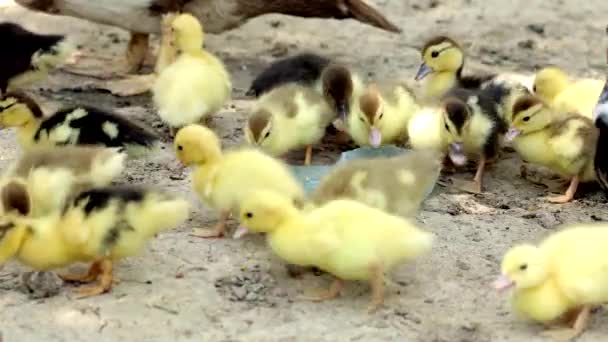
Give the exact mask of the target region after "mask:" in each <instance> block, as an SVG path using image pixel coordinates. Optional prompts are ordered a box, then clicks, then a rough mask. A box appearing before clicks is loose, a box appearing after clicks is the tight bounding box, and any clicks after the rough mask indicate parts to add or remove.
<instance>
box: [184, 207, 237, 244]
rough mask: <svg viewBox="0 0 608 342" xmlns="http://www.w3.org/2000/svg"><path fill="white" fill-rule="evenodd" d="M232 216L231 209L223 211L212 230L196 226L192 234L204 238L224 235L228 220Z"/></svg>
mask: <svg viewBox="0 0 608 342" xmlns="http://www.w3.org/2000/svg"><path fill="white" fill-rule="evenodd" d="M228 217H230V211H222V213H221V214H220V220H219V222H218V223H217V224H216V225H215V227H214V228H213V229H211V230H209V229H203V228H195V229H194V230H193V233H190V236H195V237H199V238H203V239H214V238H222V237H224V233H225V231H226V221H228Z"/></svg>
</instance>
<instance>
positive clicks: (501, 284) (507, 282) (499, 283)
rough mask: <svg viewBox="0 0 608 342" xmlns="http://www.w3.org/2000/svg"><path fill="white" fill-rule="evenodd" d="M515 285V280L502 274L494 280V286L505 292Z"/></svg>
mask: <svg viewBox="0 0 608 342" xmlns="http://www.w3.org/2000/svg"><path fill="white" fill-rule="evenodd" d="M513 286H515V282H514V281H513V280H511V279H509V277H508V276H506V275H504V274H501V275H500V276H499V277H498V278H497V279H496V280H494V282H493V283H492V287H494V289H496V290H497V291H499V292H504V291H506V290H508V289H510V288H512V287H513Z"/></svg>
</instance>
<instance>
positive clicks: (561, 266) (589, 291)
mask: <svg viewBox="0 0 608 342" xmlns="http://www.w3.org/2000/svg"><path fill="white" fill-rule="evenodd" d="M562 228H563V229H560V231H558V232H557V233H554V234H552V235H551V236H549V237H548V238H546V239H545V240H544V241H543V242H542V243H540V245H538V247H536V246H533V245H529V244H524V245H518V246H515V247H513V248H512V249H510V250H509V251H508V252H507V253H506V254H505V256H504V258H503V262H502V266H501V271H502V275H501V276H500V277H499V279H497V281H496V282H495V283H494V286H495V287H496V288H497V289H499V290H507V289H509V288H514V294H513V296H512V304H513V308H514V309H515V311H516V312H518V313H520V314H522V315H523V316H524V317H527V318H529V319H532V320H535V321H538V322H542V323H545V324H550V323H553V322H555V321H556V320H558V319H559V318H562V316H564V315H571V314H574V320H573V322H572V327H571V328H569V329H558V330H549V331H546V332H545V334H547V335H550V336H553V337H556V338H558V339H559V340H563V341H565V340H570V339H572V338H574V337H577V336H578V335H580V334H581V333H582V332H583V330H584V329H585V327H586V323H587V320H588V318H589V316H590V313H591V308H592V306H595V305H602V304H604V303H606V302H607V301H608V258H605V257H604V256H605V251H606V248H605V246H606V244H608V227H607V226H606V224H605V223H598V224H578V225H570V226H564V227H562Z"/></svg>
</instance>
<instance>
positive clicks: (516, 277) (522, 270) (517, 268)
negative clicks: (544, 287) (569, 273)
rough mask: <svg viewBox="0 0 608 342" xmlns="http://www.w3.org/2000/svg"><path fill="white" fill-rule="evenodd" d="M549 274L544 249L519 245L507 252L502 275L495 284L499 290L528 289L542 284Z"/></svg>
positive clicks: (503, 261) (503, 260) (502, 265)
mask: <svg viewBox="0 0 608 342" xmlns="http://www.w3.org/2000/svg"><path fill="white" fill-rule="evenodd" d="M548 276H549V272H548V268H547V261H546V258H545V257H544V255H543V254H542V251H541V250H540V249H538V248H537V247H535V246H532V245H519V246H515V247H513V248H511V249H510V250H509V251H507V253H506V254H505V256H504V258H503V259H502V264H501V275H500V276H499V277H498V279H496V281H494V284H493V286H494V288H495V289H497V290H499V291H505V290H508V289H510V288H516V289H527V288H531V287H535V286H538V285H540V284H542V282H543V281H545V280H546V279H547V277H548Z"/></svg>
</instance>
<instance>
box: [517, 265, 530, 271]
mask: <svg viewBox="0 0 608 342" xmlns="http://www.w3.org/2000/svg"><path fill="white" fill-rule="evenodd" d="M527 269H528V264H523V265H521V266H519V270H520V271H525V270H527Z"/></svg>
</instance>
